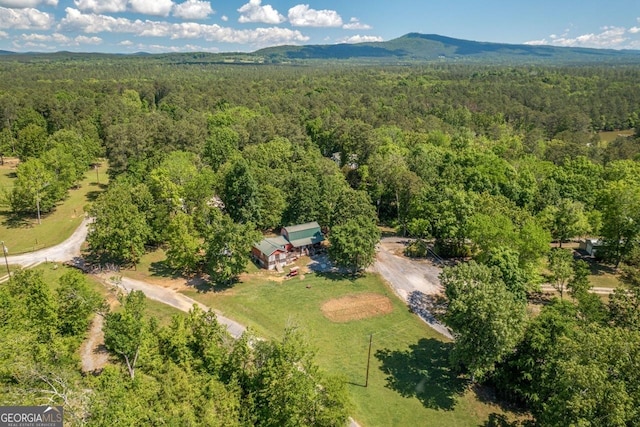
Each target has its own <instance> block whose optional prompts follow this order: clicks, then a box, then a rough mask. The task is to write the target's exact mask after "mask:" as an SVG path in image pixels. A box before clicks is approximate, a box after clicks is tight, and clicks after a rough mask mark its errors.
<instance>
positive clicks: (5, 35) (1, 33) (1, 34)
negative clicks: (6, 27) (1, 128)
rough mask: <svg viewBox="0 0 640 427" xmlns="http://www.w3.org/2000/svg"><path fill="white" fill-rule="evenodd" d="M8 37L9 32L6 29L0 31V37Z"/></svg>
mask: <svg viewBox="0 0 640 427" xmlns="http://www.w3.org/2000/svg"><path fill="white" fill-rule="evenodd" d="M8 37H9V33H7V32H6V31H0V39H6V38H8Z"/></svg>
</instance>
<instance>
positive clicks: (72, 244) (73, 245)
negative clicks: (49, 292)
mask: <svg viewBox="0 0 640 427" xmlns="http://www.w3.org/2000/svg"><path fill="white" fill-rule="evenodd" d="M90 222H91V218H85V219H84V220H83V221H82V223H81V224H80V226H79V227H78V228H76V231H74V232H73V234H72V235H71V237H69V238H68V239H67V240H65V241H64V242H62V243H60V244H59V245H55V246H51V247H49V248H45V249H41V250H39V251H35V252H28V253H26V254H21V255H10V256H8V257H7V261H8V263H9V264H12V265H19V266H21V267H32V266H35V265H38V264H42V263H43V262H49V261H55V262H65V261H70V260H72V259H73V258H74V257H77V256H79V255H80V249H81V248H82V244H83V243H84V241H85V239H86V238H87V233H88V231H89V223H90ZM9 250H11V249H10V248H9Z"/></svg>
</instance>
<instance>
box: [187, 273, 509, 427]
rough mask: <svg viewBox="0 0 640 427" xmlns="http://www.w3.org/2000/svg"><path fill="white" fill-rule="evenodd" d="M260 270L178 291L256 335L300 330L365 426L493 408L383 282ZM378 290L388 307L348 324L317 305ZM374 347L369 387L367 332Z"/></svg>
mask: <svg viewBox="0 0 640 427" xmlns="http://www.w3.org/2000/svg"><path fill="white" fill-rule="evenodd" d="M274 277H275V276H270V275H269V273H266V272H260V273H254V274H251V275H248V276H245V280H244V281H243V282H241V283H238V284H236V285H235V286H234V287H233V288H230V289H227V290H224V291H220V292H214V291H211V292H198V291H197V290H195V289H189V290H186V291H184V293H185V294H186V295H188V296H190V297H192V298H194V299H197V300H199V301H201V302H203V303H204V304H207V305H209V306H211V307H214V308H216V309H218V310H220V311H222V312H223V313H224V314H225V315H227V316H229V317H231V318H232V319H234V320H237V321H239V322H241V323H243V324H245V325H247V326H250V327H251V328H252V329H253V330H254V331H255V333H256V334H257V335H258V336H263V337H269V338H278V337H280V336H281V335H282V333H283V330H284V329H285V327H287V326H293V325H295V326H297V327H299V328H301V329H302V330H303V331H304V333H305V335H306V336H307V337H308V340H309V342H310V343H311V345H312V347H313V348H314V349H316V350H317V357H316V360H317V362H318V363H319V364H320V366H321V367H322V368H324V369H325V370H327V371H329V372H331V373H333V374H339V375H342V376H344V378H345V380H346V381H347V383H348V388H349V391H350V393H351V396H352V399H353V402H354V404H355V408H354V410H353V411H352V414H353V416H354V418H355V419H356V420H357V421H358V422H360V423H361V424H362V425H363V426H391V425H438V426H478V425H480V424H482V423H483V422H484V421H485V420H486V419H487V418H488V416H489V414H491V413H493V412H497V413H502V411H501V409H500V408H499V407H497V406H496V405H493V404H491V403H485V402H483V401H482V400H483V399H482V398H479V397H478V396H477V395H476V393H475V392H474V391H471V390H469V388H468V387H467V384H466V383H465V382H464V381H463V380H461V379H459V378H457V377H455V376H454V375H451V373H450V372H449V369H448V355H449V349H450V346H451V344H449V343H446V342H445V341H444V340H443V338H442V337H440V336H439V335H437V334H436V333H435V332H434V331H432V330H431V329H430V328H429V327H428V326H427V325H426V324H425V323H424V322H422V321H421V320H419V319H418V318H417V317H416V316H415V315H413V314H411V313H409V311H408V309H407V307H406V305H405V304H404V303H403V302H402V301H400V300H399V299H398V298H397V297H396V296H395V295H394V294H393V293H392V292H391V290H390V289H389V288H388V287H387V286H386V285H385V284H384V283H383V282H382V281H381V279H380V278H379V276H377V275H373V274H368V275H367V276H365V277H362V278H359V279H357V280H349V279H346V278H343V277H340V276H331V275H328V276H319V275H315V274H306V275H305V276H303V277H304V278H302V277H295V278H293V279H290V280H287V281H274V280H271V279H273V278H274ZM354 294H356V295H358V294H378V295H382V296H385V297H387V298H388V299H389V301H390V304H391V307H392V308H391V310H392V311H391V312H390V313H388V314H384V315H378V316H374V317H369V318H365V319H361V320H351V321H348V322H346V323H336V322H332V321H330V320H329V319H328V318H326V317H325V316H324V315H323V312H322V311H321V307H322V305H323V304H324V303H325V302H327V301H329V300H332V299H336V298H340V297H343V296H346V295H354ZM370 334H373V348H372V356H371V369H370V377H369V386H368V387H367V388H365V387H364V383H365V372H366V365H367V350H368V343H369V335H370Z"/></svg>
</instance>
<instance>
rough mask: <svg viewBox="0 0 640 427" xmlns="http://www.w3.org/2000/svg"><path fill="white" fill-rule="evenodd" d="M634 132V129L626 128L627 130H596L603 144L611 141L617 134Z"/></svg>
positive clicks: (629, 134)
mask: <svg viewBox="0 0 640 427" xmlns="http://www.w3.org/2000/svg"><path fill="white" fill-rule="evenodd" d="M634 133H635V130H634V129H627V130H614V131H610V132H604V131H603V132H598V135H599V136H600V141H601V142H602V143H603V144H605V146H606V144H608V143H610V142H611V141H613V140H614V139H616V138H618V137H619V136H631V135H633V134H634Z"/></svg>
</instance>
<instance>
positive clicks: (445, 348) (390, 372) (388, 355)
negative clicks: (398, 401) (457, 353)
mask: <svg viewBox="0 0 640 427" xmlns="http://www.w3.org/2000/svg"><path fill="white" fill-rule="evenodd" d="M452 345H453V344H452V343H444V342H442V341H438V340H436V339H433V338H430V339H426V338H423V339H421V340H420V341H418V343H417V344H411V345H410V346H409V348H408V349H407V350H404V351H400V350H389V349H382V350H378V351H376V358H377V359H378V360H380V362H381V363H382V366H381V367H380V369H381V370H382V372H384V373H385V374H387V378H386V380H387V384H386V387H387V388H390V389H391V390H394V391H396V392H398V393H399V394H400V395H401V396H402V397H415V398H417V399H418V400H420V402H422V404H423V405H424V406H425V407H426V408H430V409H444V410H452V409H453V408H454V407H455V404H456V397H457V396H459V395H461V394H462V393H464V391H465V389H466V388H467V385H468V382H467V381H465V380H464V379H462V378H459V377H458V376H457V375H456V374H455V373H453V372H452V371H451V369H450V367H449V353H450V352H451V347H452Z"/></svg>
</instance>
